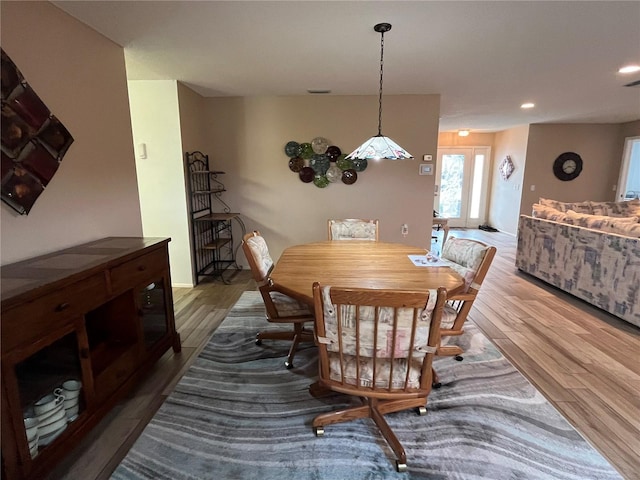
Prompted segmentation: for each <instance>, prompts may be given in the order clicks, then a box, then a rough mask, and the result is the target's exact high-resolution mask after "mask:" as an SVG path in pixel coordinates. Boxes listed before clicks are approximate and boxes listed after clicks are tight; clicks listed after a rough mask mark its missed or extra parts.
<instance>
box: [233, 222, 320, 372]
mask: <svg viewBox="0 0 640 480" xmlns="http://www.w3.org/2000/svg"><path fill="white" fill-rule="evenodd" d="M242 250H243V252H244V254H245V256H246V257H247V262H249V268H250V269H251V273H252V274H253V279H254V280H255V281H256V284H257V286H258V290H259V291H260V295H261V296H262V300H263V302H264V306H265V309H266V317H267V321H268V322H272V323H291V324H293V330H292V331H264V332H259V333H258V334H257V335H256V345H261V344H262V340H291V342H292V343H291V347H290V349H289V354H288V355H287V360H286V361H285V362H284V364H285V366H286V367H287V368H293V357H294V356H295V353H296V350H297V348H298V345H299V344H300V342H313V341H314V338H313V332H312V331H311V330H307V329H305V328H304V324H305V323H306V322H312V321H313V314H312V312H311V310H310V309H309V307H308V306H307V305H305V304H303V303H301V302H298V301H297V300H296V299H294V298H292V297H290V296H288V295H285V294H284V293H282V292H280V291H279V289H278V286H277V285H276V284H275V283H274V282H273V281H272V280H271V277H270V274H271V270H273V260H272V259H271V255H270V254H269V248H268V247H267V242H266V241H265V240H264V237H262V235H260V232H258V231H257V230H256V231H253V232H251V233H247V234H246V235H245V236H244V237H243V238H242Z"/></svg>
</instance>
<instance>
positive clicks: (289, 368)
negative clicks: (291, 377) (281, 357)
mask: <svg viewBox="0 0 640 480" xmlns="http://www.w3.org/2000/svg"><path fill="white" fill-rule="evenodd" d="M284 366H285V367H287V370H291V369H292V368H293V362H290V361H288V360H287V361H285V362H284Z"/></svg>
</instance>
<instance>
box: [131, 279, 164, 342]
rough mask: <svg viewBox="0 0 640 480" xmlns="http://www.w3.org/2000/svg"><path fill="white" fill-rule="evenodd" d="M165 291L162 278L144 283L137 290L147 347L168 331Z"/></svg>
mask: <svg viewBox="0 0 640 480" xmlns="http://www.w3.org/2000/svg"><path fill="white" fill-rule="evenodd" d="M165 293H166V292H165V288H164V280H163V279H162V278H159V279H158V280H157V281H155V282H152V283H150V284H148V285H146V286H145V287H144V288H143V289H142V290H140V292H139V299H138V301H139V306H140V310H139V311H140V316H141V320H142V332H143V336H144V344H145V346H146V347H147V349H149V348H151V347H152V346H153V345H154V344H155V343H156V342H158V341H159V340H161V339H162V338H164V337H165V336H166V335H167V333H169V327H168V325H167V315H166V304H165V301H166V300H165V299H166V294H165Z"/></svg>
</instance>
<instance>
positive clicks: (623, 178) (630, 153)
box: [616, 137, 640, 201]
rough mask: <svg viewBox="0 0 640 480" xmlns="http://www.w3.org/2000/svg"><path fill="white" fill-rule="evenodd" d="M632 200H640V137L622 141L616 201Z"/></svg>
mask: <svg viewBox="0 0 640 480" xmlns="http://www.w3.org/2000/svg"><path fill="white" fill-rule="evenodd" d="M634 198H640V137H628V138H626V139H625V141H624V153H623V155H622V167H621V168H620V177H619V179H618V190H617V198H616V200H618V201H623V200H632V199H634Z"/></svg>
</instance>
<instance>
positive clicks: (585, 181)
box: [520, 124, 624, 214]
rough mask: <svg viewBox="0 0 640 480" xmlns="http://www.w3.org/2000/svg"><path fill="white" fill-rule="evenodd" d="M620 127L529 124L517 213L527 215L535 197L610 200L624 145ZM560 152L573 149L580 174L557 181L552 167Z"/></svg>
mask: <svg viewBox="0 0 640 480" xmlns="http://www.w3.org/2000/svg"><path fill="white" fill-rule="evenodd" d="M622 129H623V125H621V124H538V125H531V126H530V129H529V142H528V147H527V167H526V172H525V177H524V180H523V185H524V187H523V192H522V202H521V204H520V213H524V214H530V213H531V206H532V205H533V204H534V203H536V202H537V201H538V199H539V197H545V198H552V199H555V200H560V201H565V202H577V201H582V200H593V201H613V200H614V199H615V191H614V187H615V186H616V185H617V183H618V174H619V172H620V165H621V162H622V150H623V148H624V138H623V137H622V135H621V132H622ZM563 152H576V153H577V154H579V155H580V156H581V157H582V162H583V168H582V172H581V174H580V175H579V176H578V178H576V179H574V180H571V181H568V182H564V181H561V180H558V179H557V178H556V177H555V175H554V174H553V170H552V167H553V162H554V160H555V159H556V158H557V157H558V155H560V154H561V153H563ZM531 185H535V191H531Z"/></svg>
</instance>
